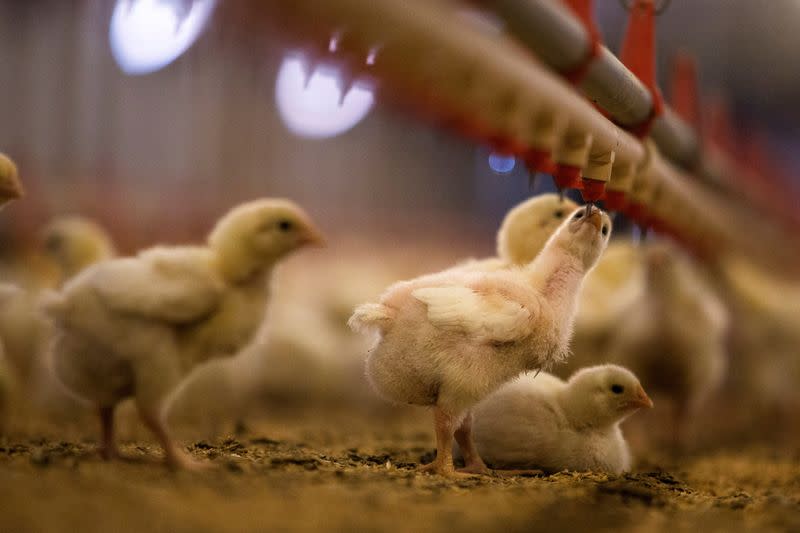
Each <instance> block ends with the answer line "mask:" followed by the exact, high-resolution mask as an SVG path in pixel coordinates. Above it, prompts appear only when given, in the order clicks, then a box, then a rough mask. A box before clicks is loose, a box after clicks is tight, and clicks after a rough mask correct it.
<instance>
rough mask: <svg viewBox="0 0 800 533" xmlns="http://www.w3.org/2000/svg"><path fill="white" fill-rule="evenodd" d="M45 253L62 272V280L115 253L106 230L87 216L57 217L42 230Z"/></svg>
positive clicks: (109, 257)
mask: <svg viewBox="0 0 800 533" xmlns="http://www.w3.org/2000/svg"><path fill="white" fill-rule="evenodd" d="M42 243H43V248H44V252H45V255H46V256H47V257H49V258H50V259H52V260H53V262H54V263H55V264H56V265H57V266H58V268H59V270H60V271H61V279H60V282H62V283H63V282H64V281H66V280H68V279H70V278H72V277H73V276H75V275H76V274H78V273H79V272H81V271H82V270H83V269H85V268H86V267H88V266H90V265H93V264H95V263H98V262H100V261H105V260H106V259H111V258H112V257H114V256H115V255H116V250H115V248H114V243H113V242H112V240H111V237H110V236H109V235H108V232H106V230H105V229H104V228H103V227H102V226H100V225H99V224H97V223H96V222H94V221H93V220H90V219H88V218H84V217H81V216H66V217H61V218H56V219H55V220H53V221H51V222H50V223H49V224H48V225H47V226H45V228H44V229H43V230H42Z"/></svg>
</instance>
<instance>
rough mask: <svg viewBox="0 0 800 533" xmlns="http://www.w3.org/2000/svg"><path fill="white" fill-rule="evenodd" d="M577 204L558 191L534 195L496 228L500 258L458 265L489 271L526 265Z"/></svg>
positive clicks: (513, 209)
mask: <svg viewBox="0 0 800 533" xmlns="http://www.w3.org/2000/svg"><path fill="white" fill-rule="evenodd" d="M577 207H578V204H576V203H575V202H573V201H572V200H570V199H569V198H564V199H561V198H560V197H559V196H558V195H557V194H541V195H539V196H534V197H533V198H530V199H528V200H526V201H524V202H522V203H520V204H518V205H517V206H515V207H514V208H512V209H511V210H510V211H509V212H508V213H507V214H506V216H505V218H503V223H502V224H501V225H500V229H499V230H498V231H497V257H491V258H486V259H479V260H475V259H471V260H468V261H465V262H463V263H461V264H459V265H457V266H456V267H455V268H457V269H467V270H475V271H490V270H497V269H501V268H509V267H512V266H524V265H527V264H528V263H530V262H531V261H533V259H534V258H535V257H536V256H537V255H538V254H539V252H541V251H542V248H544V245H545V243H546V242H547V239H549V238H550V236H551V235H552V234H553V233H554V232H555V231H556V229H558V227H559V226H560V225H561V223H562V222H563V221H564V218H565V217H566V216H567V215H569V214H570V213H572V212H573V211H575V209H577Z"/></svg>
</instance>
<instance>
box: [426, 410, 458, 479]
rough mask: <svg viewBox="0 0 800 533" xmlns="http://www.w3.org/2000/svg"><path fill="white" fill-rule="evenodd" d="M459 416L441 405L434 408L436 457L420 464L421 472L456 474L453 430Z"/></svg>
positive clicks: (445, 474)
mask: <svg viewBox="0 0 800 533" xmlns="http://www.w3.org/2000/svg"><path fill="white" fill-rule="evenodd" d="M456 420H457V418H456V417H455V416H453V415H451V414H450V413H448V412H446V411H444V410H442V409H441V408H440V407H434V408H433V426H434V429H435V431H436V459H434V460H433V462H432V463H428V464H426V465H423V466H420V467H419V471H420V472H430V473H432V474H439V475H442V476H448V477H453V476H455V475H456V471H455V468H454V467H453V431H454V430H455V426H456Z"/></svg>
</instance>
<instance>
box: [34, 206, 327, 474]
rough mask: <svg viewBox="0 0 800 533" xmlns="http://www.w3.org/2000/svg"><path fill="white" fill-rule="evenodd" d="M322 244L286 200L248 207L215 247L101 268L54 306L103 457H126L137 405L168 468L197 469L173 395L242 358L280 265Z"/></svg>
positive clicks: (227, 219)
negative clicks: (172, 419)
mask: <svg viewBox="0 0 800 533" xmlns="http://www.w3.org/2000/svg"><path fill="white" fill-rule="evenodd" d="M320 242H321V236H320V234H319V232H318V231H317V230H316V229H315V228H314V226H313V224H312V223H311V221H310V219H309V218H308V216H307V215H306V214H305V213H304V212H303V211H302V210H301V209H300V208H299V207H298V206H296V205H295V204H293V203H291V202H289V201H286V200H276V199H262V200H256V201H253V202H249V203H246V204H243V205H240V206H238V207H236V208H235V209H233V210H232V211H230V212H229V213H228V214H227V215H225V216H224V217H223V218H222V219H221V220H219V221H218V222H217V224H216V226H215V227H214V229H213V230H212V232H211V233H210V235H209V237H208V245H207V246H205V247H200V246H196V247H188V246H185V247H156V248H153V249H149V250H146V251H144V252H142V253H140V254H139V255H138V256H136V257H133V258H124V259H114V260H110V261H106V262H103V263H99V264H97V265H95V266H93V267H91V268H89V269H87V270H86V271H85V272H83V273H82V274H80V275H78V276H77V277H76V278H74V279H73V280H71V281H70V282H68V283H67V284H66V285H65V287H64V289H63V290H62V291H61V292H60V293H58V294H54V295H52V297H51V299H50V301H49V302H47V303H46V304H45V305H44V308H45V311H46V312H47V313H48V314H49V316H50V317H51V318H52V319H53V321H54V323H55V327H56V337H55V341H54V343H53V346H52V350H53V369H54V372H55V374H56V376H57V377H58V379H59V380H60V381H61V382H62V383H63V384H64V386H65V387H66V388H67V389H68V390H70V391H72V392H73V393H74V394H76V395H77V396H79V397H82V398H84V399H85V400H86V401H88V402H89V403H90V404H92V405H94V406H95V407H96V408H97V410H98V413H99V414H100V419H101V425H102V428H103V433H102V435H103V447H102V452H103V455H104V456H105V457H111V456H113V455H115V454H116V448H115V445H114V440H113V416H114V408H115V406H116V405H117V404H118V403H119V402H120V401H121V400H122V399H124V398H126V397H129V396H132V397H134V399H135V401H136V406H137V410H138V412H139V415H140V417H141V418H142V421H143V422H144V423H145V425H146V426H147V427H148V428H149V429H150V430H151V431H152V432H153V433H154V434H155V435H156V437H157V438H158V440H159V441H160V443H161V444H162V446H163V447H164V449H165V452H166V459H167V462H168V463H169V464H171V465H175V466H192V462H191V460H190V459H189V458H188V456H186V455H185V454H183V453H182V452H181V451H180V450H179V448H178V447H177V446H176V444H175V442H174V441H173V439H172V438H171V436H170V435H169V433H168V430H167V427H166V424H165V421H164V415H165V413H164V408H165V405H166V401H167V398H168V396H169V394H170V393H171V392H172V391H173V390H174V389H175V388H176V386H177V385H178V383H179V382H180V380H181V378H182V377H183V376H184V375H185V373H186V372H188V371H189V370H190V369H191V368H192V367H193V366H195V365H197V364H198V363H201V362H203V361H205V360H208V359H211V358H212V357H220V356H224V355H228V354H232V353H235V352H236V351H238V350H239V349H241V348H242V347H243V346H244V345H246V344H247V343H248V342H249V341H250V340H251V339H252V337H253V336H254V334H255V333H256V331H257V329H258V328H259V326H260V324H261V322H262V319H263V316H264V311H265V306H266V302H267V299H268V296H269V280H270V277H271V273H272V270H273V267H274V266H275V264H276V263H277V262H278V261H280V260H281V259H282V258H283V257H285V256H286V255H287V254H289V253H290V252H292V251H294V250H296V249H298V248H300V247H302V246H305V245H309V244H318V243H320Z"/></svg>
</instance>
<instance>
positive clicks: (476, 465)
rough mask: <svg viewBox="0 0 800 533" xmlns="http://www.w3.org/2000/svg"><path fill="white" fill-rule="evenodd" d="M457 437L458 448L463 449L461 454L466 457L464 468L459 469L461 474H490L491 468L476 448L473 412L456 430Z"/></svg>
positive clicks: (468, 414) (469, 413)
mask: <svg viewBox="0 0 800 533" xmlns="http://www.w3.org/2000/svg"><path fill="white" fill-rule="evenodd" d="M455 437H456V442H457V443H458V447H459V448H461V454H462V455H463V456H464V468H461V469H459V472H467V473H469V474H489V468H487V466H486V463H484V462H483V459H481V456H480V454H479V453H478V449H477V448H476V447H475V441H474V440H473V439H472V411H470V412H468V413H467V416H465V417H464V420H463V422H461V425H460V426H459V427H458V429H457V430H456V433H455Z"/></svg>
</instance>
